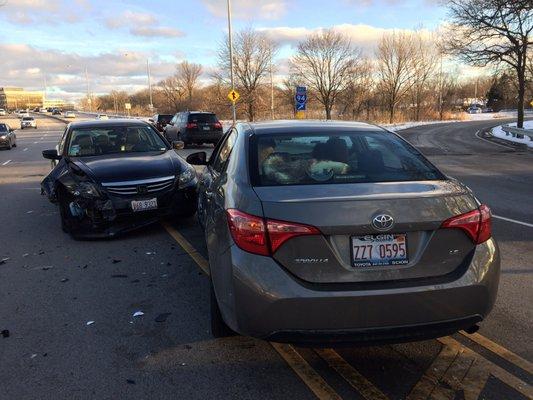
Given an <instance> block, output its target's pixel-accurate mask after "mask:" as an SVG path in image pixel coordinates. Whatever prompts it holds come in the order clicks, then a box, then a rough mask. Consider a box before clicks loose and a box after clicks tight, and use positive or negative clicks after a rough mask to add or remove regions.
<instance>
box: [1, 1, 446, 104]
mask: <svg viewBox="0 0 533 400" xmlns="http://www.w3.org/2000/svg"><path fill="white" fill-rule="evenodd" d="M232 12H233V29H234V30H239V29H243V28H253V29H258V30H262V31H264V32H265V33H266V34H267V35H269V36H270V37H271V38H273V39H274V40H276V41H277V42H278V43H279V46H280V51H279V53H278V58H279V60H278V62H277V63H276V64H277V65H279V66H280V68H278V79H281V76H282V74H283V73H284V72H286V71H284V67H283V66H284V65H286V61H287V59H288V58H289V57H290V55H291V54H292V53H293V52H294V46H295V45H296V43H297V42H298V41H299V40H301V39H304V38H305V37H306V36H307V35H309V34H311V33H312V32H314V31H316V30H319V29H321V28H331V27H333V28H336V29H338V30H340V31H342V32H344V33H346V34H347V35H348V36H349V37H350V38H351V40H352V43H353V44H354V45H356V46H358V47H360V48H361V49H362V50H363V52H364V53H365V54H367V55H371V54H372V53H373V50H374V48H375V46H376V44H377V42H378V41H379V38H380V37H381V36H382V35H383V33H384V32H387V31H391V30H413V29H427V30H434V29H436V28H438V27H439V26H440V25H441V24H442V23H443V22H444V20H445V17H446V10H445V9H444V8H443V7H442V6H440V5H439V1H438V0H232ZM226 32H227V14H226V0H173V1H162V0H149V1H148V0H129V1H127V0H106V1H104V0H0V87H2V86H21V87H24V88H26V89H33V90H43V88H44V86H45V83H46V87H47V96H48V97H49V98H64V99H68V100H75V99H78V98H80V97H81V96H83V94H84V93H85V91H86V79H85V71H86V70H87V75H88V77H89V84H90V90H91V92H93V93H108V92H109V91H111V90H112V89H118V90H127V91H134V90H138V89H142V88H144V87H146V86H147V75H146V63H147V60H150V67H151V68H150V69H151V72H152V81H153V82H154V83H155V82H157V81H159V80H161V79H163V78H165V77H167V76H169V75H171V74H172V73H174V71H175V68H176V64H177V63H179V62H180V61H183V60H185V59H186V60H188V61H190V62H195V63H200V64H202V65H203V67H204V75H203V77H202V79H203V80H204V81H206V82H207V80H208V79H209V72H210V71H212V70H213V69H214V68H216V63H217V49H218V48H219V46H220V43H221V41H222V39H223V38H224V35H225V34H226Z"/></svg>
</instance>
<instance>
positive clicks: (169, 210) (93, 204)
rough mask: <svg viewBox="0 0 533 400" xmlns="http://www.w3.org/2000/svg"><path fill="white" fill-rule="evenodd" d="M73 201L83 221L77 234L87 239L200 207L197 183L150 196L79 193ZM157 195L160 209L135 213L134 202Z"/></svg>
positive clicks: (76, 213)
mask: <svg viewBox="0 0 533 400" xmlns="http://www.w3.org/2000/svg"><path fill="white" fill-rule="evenodd" d="M75 194H76V192H74V197H73V199H72V201H71V203H70V204H69V209H70V212H71V214H72V215H73V216H74V217H76V218H77V219H78V221H79V224H78V229H76V231H75V232H72V234H73V236H75V237H79V238H85V239H91V238H95V239H96V238H105V237H113V236H117V235H119V234H122V233H125V232H129V231H132V230H135V229H139V228H141V227H144V226H147V225H150V224H153V223H154V222H157V221H158V220H160V219H161V218H162V217H166V216H179V215H180V214H183V215H186V214H188V213H190V212H191V210H193V209H195V208H196V205H197V200H198V189H197V182H196V180H195V181H194V182H191V184H190V185H187V186H185V187H180V188H178V187H175V188H173V189H171V190H168V191H165V192H161V193H157V194H152V195H146V196H140V195H139V196H113V195H110V194H109V193H106V192H102V193H101V194H100V196H101V197H100V196H99V197H84V196H83V195H78V196H76V195H75ZM153 198H157V205H158V207H157V209H155V210H148V211H139V212H134V211H133V209H132V205H131V204H132V201H139V200H148V199H153Z"/></svg>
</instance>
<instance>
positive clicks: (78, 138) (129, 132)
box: [68, 126, 167, 157]
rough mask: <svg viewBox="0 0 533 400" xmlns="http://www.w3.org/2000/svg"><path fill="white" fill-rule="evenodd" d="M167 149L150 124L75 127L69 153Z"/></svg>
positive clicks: (82, 153) (92, 154) (95, 154)
mask: <svg viewBox="0 0 533 400" xmlns="http://www.w3.org/2000/svg"><path fill="white" fill-rule="evenodd" d="M166 150H167V146H166V144H165V142H164V141H163V139H161V137H160V136H159V135H158V134H157V133H156V132H154V131H153V130H152V129H151V128H150V127H148V126H115V127H105V128H103V127H102V128H83V129H73V130H72V132H71V136H70V145H69V149H68V155H69V156H71V157H83V156H97V155H102V154H113V153H143V152H150V151H166Z"/></svg>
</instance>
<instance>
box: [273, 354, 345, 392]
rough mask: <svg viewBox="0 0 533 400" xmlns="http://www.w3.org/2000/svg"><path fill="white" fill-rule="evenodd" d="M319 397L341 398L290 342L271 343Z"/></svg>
mask: <svg viewBox="0 0 533 400" xmlns="http://www.w3.org/2000/svg"><path fill="white" fill-rule="evenodd" d="M270 344H271V345H272V347H274V349H275V350H276V351H277V352H278V353H279V354H280V355H281V357H283V359H284V360H285V361H286V362H287V364H289V365H290V366H291V368H292V369H293V370H294V372H296V374H297V375H298V376H299V377H300V378H301V379H302V380H303V381H304V382H305V384H306V385H307V386H308V387H309V389H311V390H312V391H313V393H314V394H315V396H316V397H318V398H319V399H335V400H341V399H342V397H340V396H339V395H338V394H337V392H335V390H333V388H332V387H331V386H330V385H328V383H327V382H326V381H325V380H324V378H322V377H321V376H320V375H319V374H318V373H317V372H316V371H315V370H314V369H313V368H312V367H311V366H310V365H309V364H308V363H307V361H305V359H304V358H303V357H302V356H301V355H300V353H298V352H297V351H296V350H295V349H294V347H292V346H291V345H288V344H280V343H270Z"/></svg>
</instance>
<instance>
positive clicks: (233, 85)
mask: <svg viewBox="0 0 533 400" xmlns="http://www.w3.org/2000/svg"><path fill="white" fill-rule="evenodd" d="M227 3H228V42H229V43H228V44H229V69H230V80H231V90H232V91H233V90H235V81H234V79H233V38H232V36H231V0H227ZM232 108H233V110H232V111H233V125H235V123H236V122H237V110H236V109H235V102H234V101H233V102H232Z"/></svg>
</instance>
